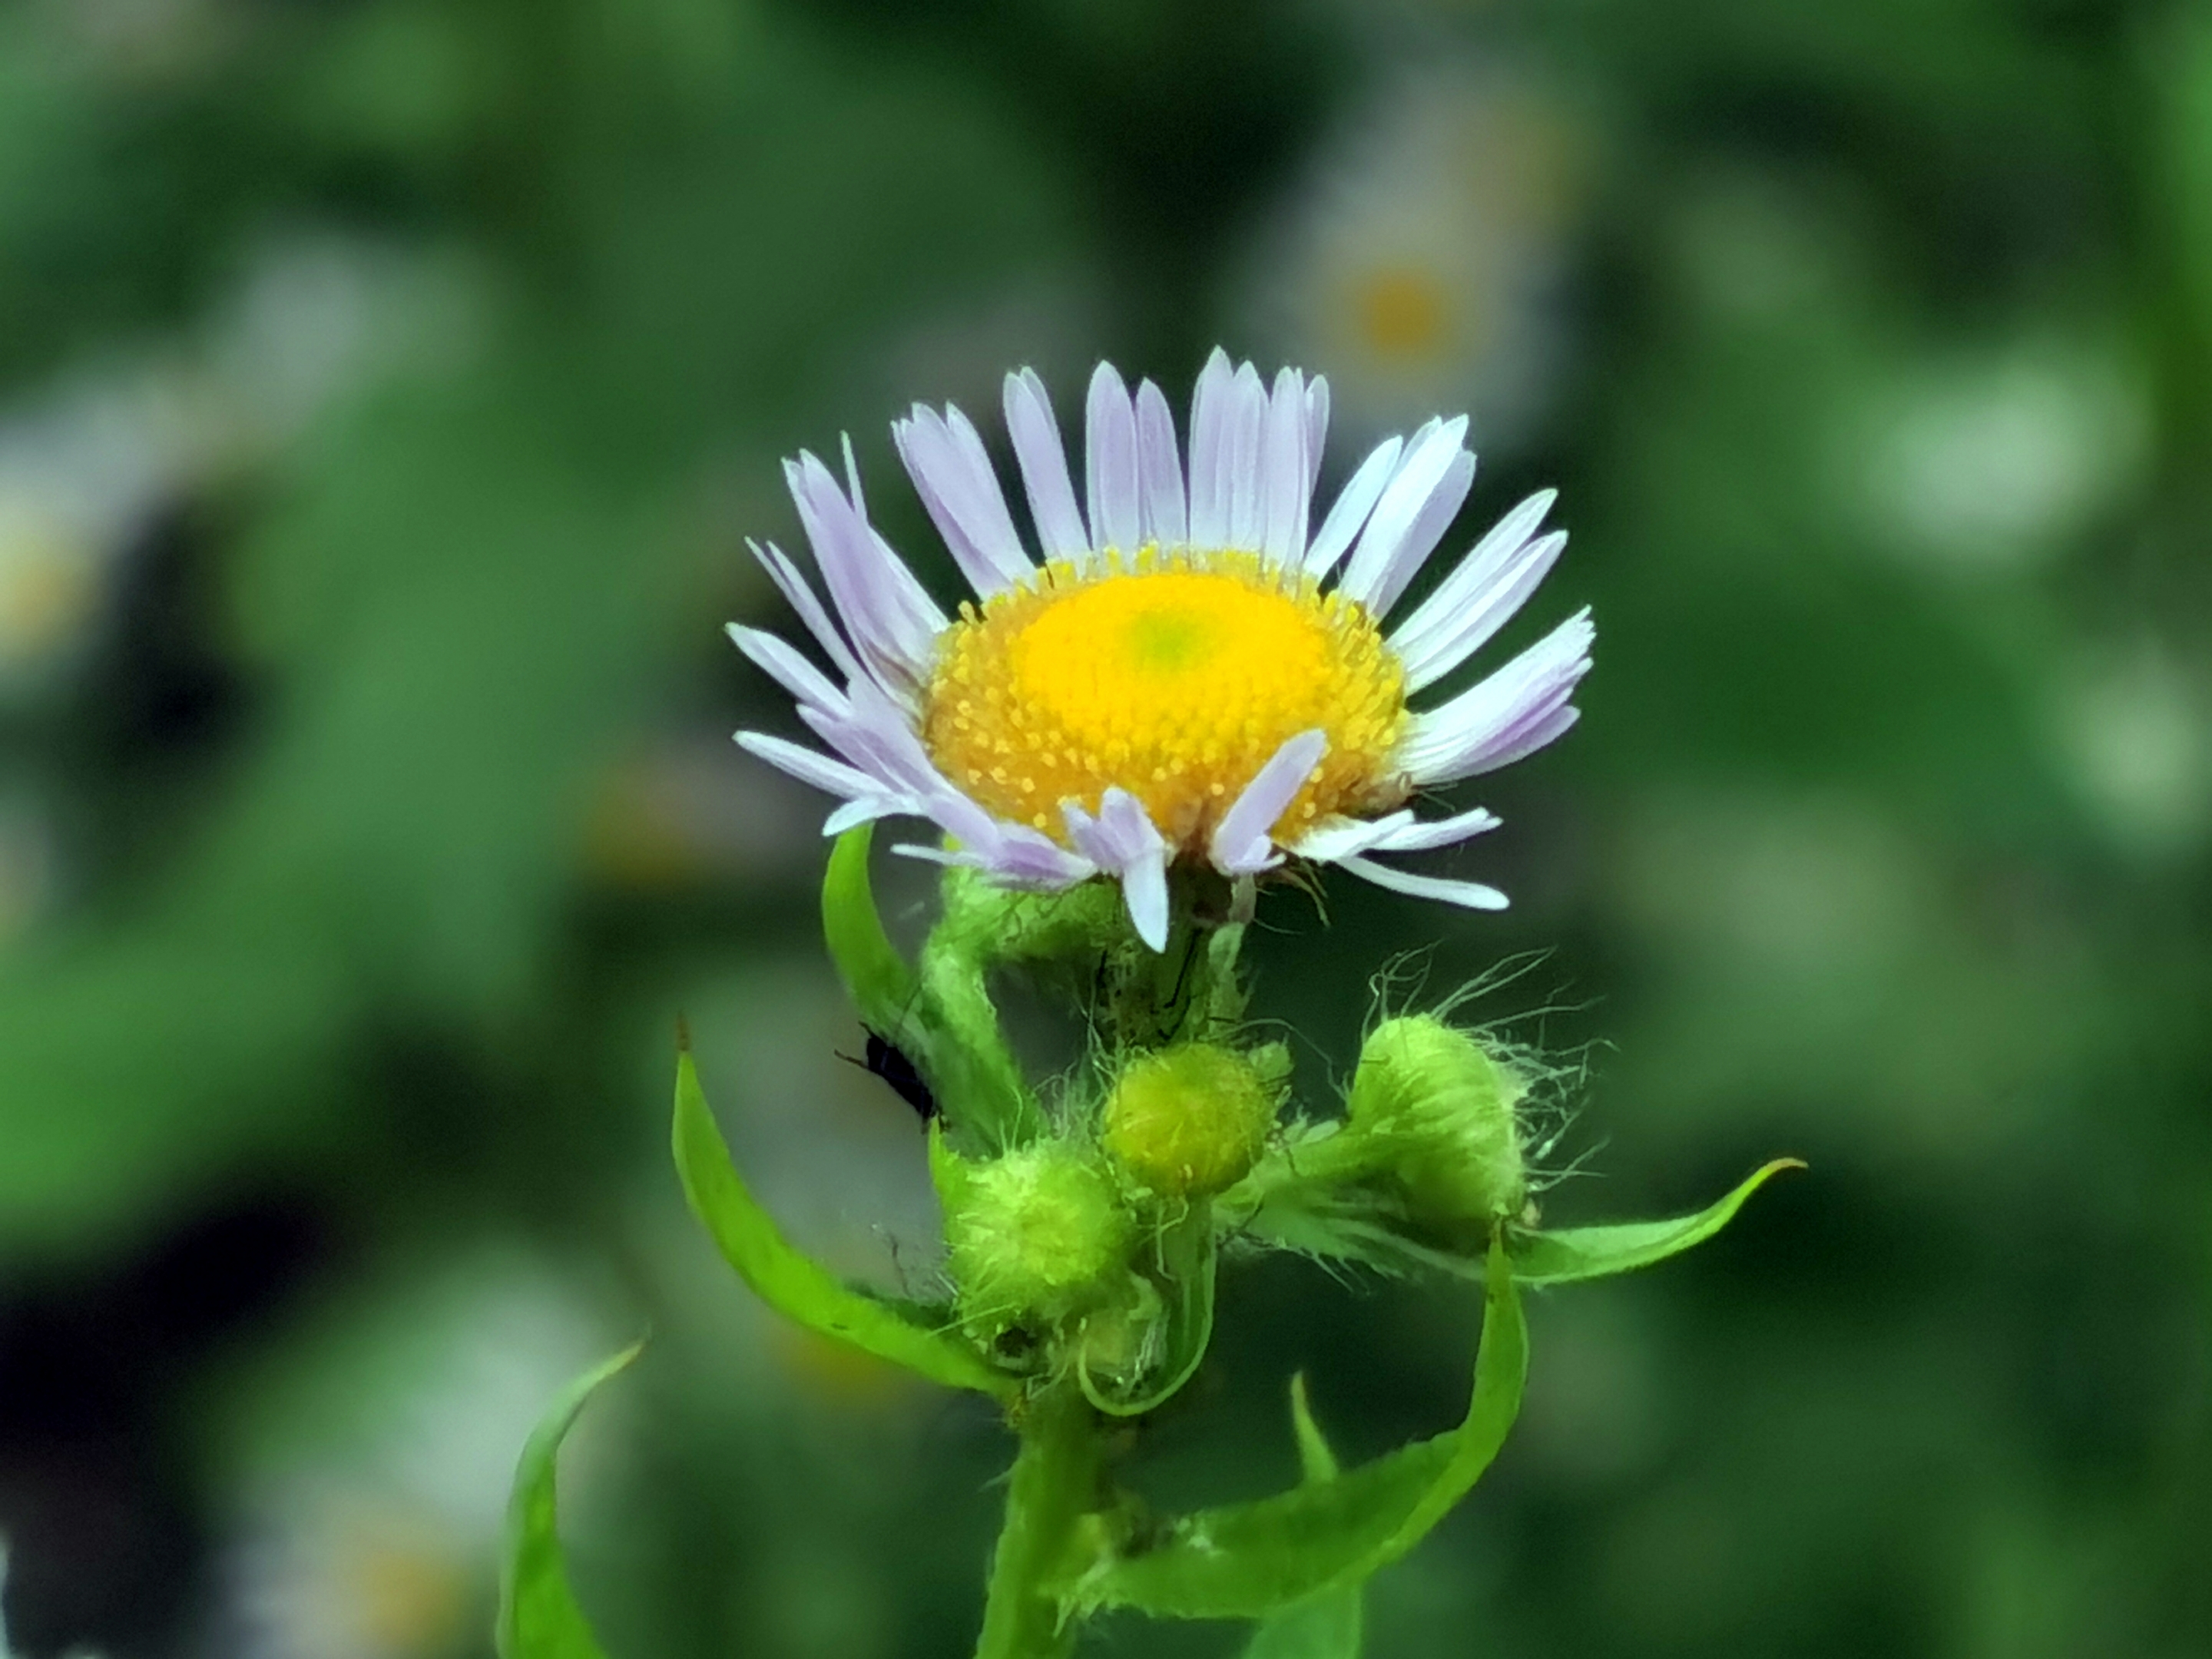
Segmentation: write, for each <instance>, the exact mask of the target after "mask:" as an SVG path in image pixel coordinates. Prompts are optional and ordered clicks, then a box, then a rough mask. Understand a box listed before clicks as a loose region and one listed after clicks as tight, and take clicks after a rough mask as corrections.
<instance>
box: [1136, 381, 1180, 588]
mask: <svg viewBox="0 0 2212 1659" xmlns="http://www.w3.org/2000/svg"><path fill="white" fill-rule="evenodd" d="M1137 470H1138V472H1139V474H1140V475H1141V477H1142V478H1143V480H1144V509H1145V511H1144V522H1143V526H1142V529H1141V532H1140V539H1141V540H1143V541H1148V542H1158V544H1160V545H1161V546H1162V547H1176V546H1179V545H1181V544H1182V542H1184V541H1185V540H1186V539H1188V529H1187V526H1188V523H1189V519H1188V512H1187V510H1186V507H1185V503H1184V501H1183V486H1182V457H1181V456H1180V455H1179V454H1177V453H1176V433H1175V416H1173V415H1171V414H1170V413H1169V412H1168V400H1167V398H1166V395H1165V394H1164V393H1163V392H1161V391H1160V389H1159V387H1158V386H1154V385H1153V384H1152V382H1151V381H1150V380H1146V382H1145V383H1144V384H1143V385H1141V386H1139V387H1138V388H1137Z"/></svg>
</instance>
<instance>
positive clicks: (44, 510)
mask: <svg viewBox="0 0 2212 1659" xmlns="http://www.w3.org/2000/svg"><path fill="white" fill-rule="evenodd" d="M195 401H196V399H195V396H194V390H193V388H192V386H191V383H190V382H189V380H185V379H184V378H182V377H180V376H179V375H177V374H174V373H173V372H171V371H168V370H167V369H163V368H148V369H143V370H137V371H131V372H127V373H124V374H105V375H101V376H99V377H96V378H93V377H88V378H87V379H85V380H81V381H79V382H76V383H74V384H71V385H70V386H65V387H64V388H63V389H62V390H61V391H60V392H58V393H57V394H55V395H53V396H52V397H50V398H47V399H46V400H44V401H43V402H40V403H36V404H30V405H27V406H24V407H21V408H18V409H16V410H0V701H6V702H22V701H24V700H26V699H27V698H31V697H35V696H37V695H39V694H40V692H42V691H44V690H47V689H49V688H50V687H51V686H52V684H54V683H55V682H56V681H57V680H58V678H62V677H64V676H65V674H66V672H67V671H68V669H69V668H70V665H73V664H74V663H76V661H78V660H79V659H81V658H82V655H83V653H84V652H85V651H86V650H87V649H88V647H89V645H90V643H91V641H92V640H93V638H94V634H95V631H96V625H97V623H98V622H99V619H100V616H101V615H102V613H103V611H104V608H105V605H106V600H107V598H108V596H109V594H110V592H112V587H113V585H114V580H115V577H116V574H117V572H118V568H119V567H120V565H121V564H122V562H123V560H124V557H125V554H126V553H127V552H128V551H129V550H130V548H131V544H132V542H133V539H134V538H135V537H136V536H137V533H138V532H140V531H141V530H143V527H144V526H145V525H146V523H147V521H148V520H149V519H150V518H151V516H152V515H153V514H154V513H155V512H157V511H158V510H159V509H160V508H161V506H162V505H163V504H164V503H165V502H166V501H168V500H169V499H171V498H172V496H173V494H174V492H175V491H176V490H177V489H178V488H179V484H180V483H181V481H182V480H183V479H184V478H185V477H188V476H190V474H191V471H192V470H193V465H194V451H195V447H196V439H195V436H194V433H195V430H196V428H197V426H198V424H199V422H197V419H196V418H195V409H194V404H195Z"/></svg>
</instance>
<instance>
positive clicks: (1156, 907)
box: [1121, 848, 1168, 951]
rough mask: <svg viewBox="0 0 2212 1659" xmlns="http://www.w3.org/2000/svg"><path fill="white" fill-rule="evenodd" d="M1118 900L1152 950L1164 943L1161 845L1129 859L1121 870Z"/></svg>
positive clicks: (1165, 899)
mask: <svg viewBox="0 0 2212 1659" xmlns="http://www.w3.org/2000/svg"><path fill="white" fill-rule="evenodd" d="M1121 902H1123V903H1124V904H1127V906H1128V907H1129V925H1130V926H1131V927H1134V928H1135V929H1136V930H1137V937H1138V938H1139V939H1142V940H1144V942H1145V943H1146V944H1147V945H1150V946H1152V949H1153V950H1154V951H1164V950H1166V949H1167V945H1168V863H1167V851H1166V849H1165V848H1158V849H1155V850H1154V851H1152V852H1150V853H1147V854H1145V855H1144V856H1143V857H1141V858H1139V859H1136V860H1132V861H1131V862H1130V863H1128V864H1127V865H1125V866H1122V870H1121Z"/></svg>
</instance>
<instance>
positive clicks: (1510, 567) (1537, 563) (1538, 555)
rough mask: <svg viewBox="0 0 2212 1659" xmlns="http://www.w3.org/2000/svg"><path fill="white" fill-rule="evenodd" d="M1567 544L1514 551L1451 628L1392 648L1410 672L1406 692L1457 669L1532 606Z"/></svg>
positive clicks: (1562, 538) (1539, 543)
mask: <svg viewBox="0 0 2212 1659" xmlns="http://www.w3.org/2000/svg"><path fill="white" fill-rule="evenodd" d="M1566 544H1567V532H1565V531H1564V530H1555V531H1553V532H1552V533H1551V534H1550V535H1548V536H1540V537H1538V538H1536V539H1535V540H1534V541H1533V542H1529V543H1527V544H1524V545H1523V546H1521V547H1519V548H1516V549H1515V550H1514V552H1513V556H1512V557H1511V558H1510V559H1509V560H1507V561H1506V562H1504V564H1503V565H1501V566H1500V567H1499V568H1498V570H1497V572H1496V573H1495V578H1494V582H1493V585H1492V586H1491V587H1490V589H1489V590H1488V591H1487V592H1481V593H1478V594H1477V595H1476V596H1475V597H1474V599H1473V601H1472V602H1470V603H1469V604H1468V606H1467V607H1466V609H1465V610H1464V611H1462V613H1461V614H1460V616H1459V617H1457V618H1455V620H1454V621H1453V623H1451V625H1450V626H1449V627H1444V628H1439V629H1432V630H1431V631H1430V632H1429V633H1427V634H1425V635H1420V636H1418V637H1417V639H1416V640H1415V641H1412V642H1409V643H1407V644H1405V645H1399V644H1398V642H1397V641H1392V645H1393V647H1394V648H1395V649H1396V650H1397V652H1398V657H1399V660H1400V661H1401V662H1402V663H1403V664H1404V665H1405V668H1406V690H1407V691H1408V692H1413V691H1419V690H1421V689H1423V688H1424V687H1425V686H1429V685H1432V684H1435V683H1436V682H1437V681H1438V680H1440V679H1442V678H1443V677H1444V676H1445V675H1447V674H1449V673H1450V672H1451V671H1452V670H1454V669H1455V668H1457V667H1458V666H1459V665H1461V664H1462V663H1463V662H1465V661H1466V660H1467V659H1468V658H1469V657H1471V656H1473V655H1474V653H1476V652H1477V651H1479V650H1480V649H1481V648H1482V647H1483V646H1484V645H1486V643H1488V641H1489V640H1490V637H1491V636H1492V635H1493V634H1495V633H1497V632H1498V629H1501V628H1503V627H1504V625H1505V624H1506V623H1508V622H1510V620H1511V619H1512V617H1513V615H1514V613H1515V612H1516V611H1519V610H1520V609H1521V607H1522V605H1524V604H1526V603H1527V602H1528V596H1529V595H1530V594H1531V593H1534V592H1535V591H1536V588H1537V585H1538V584H1539V583H1541V581H1542V580H1544V578H1545V576H1546V575H1547V574H1549V572H1550V570H1551V568H1552V566H1553V564H1555V563H1556V562H1558V561H1559V555H1560V553H1561V552H1562V551H1563V550H1565V547H1566Z"/></svg>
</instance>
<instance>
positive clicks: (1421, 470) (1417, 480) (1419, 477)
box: [1337, 415, 1471, 614]
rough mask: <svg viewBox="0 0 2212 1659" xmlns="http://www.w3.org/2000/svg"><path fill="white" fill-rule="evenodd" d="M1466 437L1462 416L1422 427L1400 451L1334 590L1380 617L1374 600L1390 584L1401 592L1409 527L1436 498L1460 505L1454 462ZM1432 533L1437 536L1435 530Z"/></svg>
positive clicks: (1461, 483) (1461, 486) (1461, 485)
mask: <svg viewBox="0 0 2212 1659" xmlns="http://www.w3.org/2000/svg"><path fill="white" fill-rule="evenodd" d="M1466 436H1467V416H1464V415H1462V416H1458V417H1457V418H1456V419H1454V420H1450V421H1444V422H1435V421H1431V422H1428V423H1427V424H1426V425H1425V426H1424V427H1423V428H1421V430H1420V431H1419V432H1418V433H1416V434H1415V435H1414V436H1413V441H1411V442H1410V443H1408V444H1407V446H1406V453H1405V455H1404V458H1403V459H1401V460H1400V462H1399V463H1398V470H1397V471H1396V472H1395V474H1394V475H1392V477H1391V479H1390V483H1389V488H1388V489H1384V490H1383V499H1382V500H1381V501H1377V502H1376V504H1375V512H1374V514H1373V516H1371V517H1370V519H1369V520H1367V527H1366V529H1365V530H1364V531H1363V532H1360V537H1359V543H1358V546H1356V547H1354V548H1353V549H1352V559H1351V562H1349V563H1348V564H1346V566H1345V568H1344V580H1342V581H1340V582H1339V583H1338V584H1337V586H1338V588H1339V589H1340V591H1341V592H1343V593H1344V595H1345V597H1346V598H1347V599H1358V601H1359V602H1360V603H1361V604H1362V605H1366V606H1367V607H1368V609H1369V610H1370V611H1376V612H1377V614H1380V613H1379V609H1378V607H1377V606H1376V605H1375V604H1374V597H1375V595H1376V593H1377V592H1380V591H1382V590H1383V588H1384V587H1385V586H1389V585H1390V584H1391V583H1392V582H1393V581H1395V582H1396V585H1397V586H1398V587H1399V588H1401V589H1402V587H1403V586H1404V583H1403V580H1401V579H1400V572H1399V562H1400V555H1401V551H1402V550H1403V549H1404V548H1405V546H1406V545H1407V541H1408V540H1409V538H1411V537H1412V535H1413V531H1414V529H1415V526H1418V525H1419V524H1420V523H1421V522H1422V520H1423V515H1424V514H1425V513H1427V512H1428V511H1429V507H1430V503H1431V501H1433V500H1434V499H1435V498H1436V497H1437V495H1438V493H1439V492H1442V491H1449V490H1450V489H1457V490H1458V491H1459V493H1460V495H1461V497H1462V499H1464V497H1465V495H1466V493H1467V482H1466V480H1465V479H1464V478H1462V477H1460V471H1461V468H1460V459H1459V458H1460V457H1461V456H1462V455H1463V454H1465V453H1467V452H1466V450H1465V449H1464V448H1463V447H1462V441H1463V440H1464V439H1465V438H1466ZM1470 476H1471V475H1470ZM1455 505H1456V503H1455ZM1437 534H1438V535H1441V534H1443V530H1442V528H1441V526H1440V527H1439V528H1438V530H1437ZM1431 545H1433V543H1431ZM1424 551H1425V550H1424Z"/></svg>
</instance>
